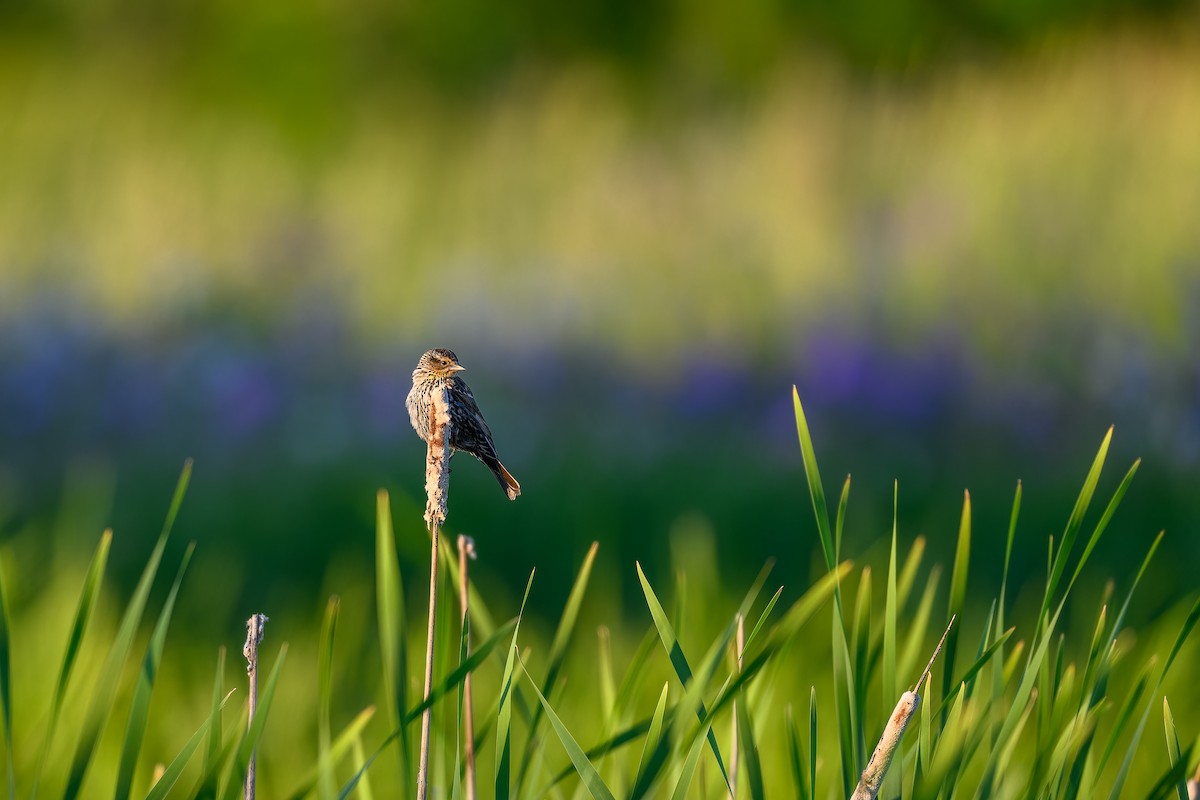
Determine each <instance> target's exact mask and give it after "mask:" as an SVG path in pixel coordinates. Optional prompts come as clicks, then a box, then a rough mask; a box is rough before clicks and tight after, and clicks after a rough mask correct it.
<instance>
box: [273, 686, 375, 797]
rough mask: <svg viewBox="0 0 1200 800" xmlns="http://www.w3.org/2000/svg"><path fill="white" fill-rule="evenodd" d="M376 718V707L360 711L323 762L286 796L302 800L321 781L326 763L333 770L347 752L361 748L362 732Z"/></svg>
mask: <svg viewBox="0 0 1200 800" xmlns="http://www.w3.org/2000/svg"><path fill="white" fill-rule="evenodd" d="M374 716H375V707H374V706H368V707H367V708H364V709H363V710H362V711H360V712H359V713H358V716H356V717H355V718H354V719H353V720H351V721H350V724H349V725H347V726H346V727H345V729H344V730H342V732H341V733H339V734H338V736H337V738H336V739H334V740H333V743H332V744H331V745H330V746H329V749H328V751H327V753H326V754H324V755H322V756H321V760H320V761H318V762H317V764H316V765H315V766H313V767H312V768H311V769H309V771H308V772H307V773H306V774H305V775H304V777H303V778H301V779H300V781H299V782H298V783H297V784H296V788H295V789H293V790H292V791H291V793H290V794H288V795H286V797H287V798H289V800H302V799H303V798H304V797H305V796H306V795H307V794H308V793H309V792H311V791H312V790H313V787H314V786H316V785H317V781H318V780H320V779H321V776H322V773H324V772H325V771H326V769H327V767H326V762H328V764H329V765H330V766H329V767H328V769H330V770H332V765H335V764H337V763H338V762H339V761H341V760H342V758H343V757H344V756H345V755H346V753H347V752H349V751H350V750H351V749H353V748H355V747H356V746H361V739H360V738H359V737H360V736H361V735H362V730H363V728H365V727H366V725H367V723H368V722H370V721H371V719H372V718H373V717H374ZM360 767H361V764H360Z"/></svg>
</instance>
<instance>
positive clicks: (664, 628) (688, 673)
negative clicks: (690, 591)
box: [636, 563, 733, 785]
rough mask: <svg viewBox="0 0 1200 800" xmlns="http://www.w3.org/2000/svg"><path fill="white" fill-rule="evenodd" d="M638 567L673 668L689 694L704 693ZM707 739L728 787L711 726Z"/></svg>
mask: <svg viewBox="0 0 1200 800" xmlns="http://www.w3.org/2000/svg"><path fill="white" fill-rule="evenodd" d="M636 566H637V574H638V580H640V581H641V583H642V592H643V593H644V594H645V596H646V605H647V606H649V608H650V616H651V617H653V618H654V625H655V627H656V628H658V634H659V638H660V639H661V640H662V644H663V647H664V648H665V649H666V651H667V657H668V658H669V659H670V661H671V666H672V667H673V668H674V669H675V674H676V675H677V676H678V677H679V682H680V683H681V684H682V685H683V687H684V689H685V690H688V691H689V692H691V691H696V692H697V693H699V692H700V691H703V686H700V688H699V689H697V688H696V682H694V681H693V680H692V669H691V667H690V666H688V662H687V657H686V656H685V655H684V654H683V648H682V647H681V646H680V644H679V639H678V638H677V637H676V636H675V629H674V628H672V627H671V622H670V620H668V619H667V615H666V613H665V612H664V611H663V608H662V604H661V603H659V602H658V596H657V595H655V594H654V589H652V588H651V587H650V582H649V581H648V580H646V575H645V573H643V572H642V565H641V564H640V563H638V564H636ZM732 633H733V628H732V626H730V627H728V628H727V629H726V637H725V643H724V645H722V646H721V648H720V650H721V651H723V650H724V648H725V646H727V645H728V644H729V638H730V637H731V636H732ZM718 655H719V652H718ZM707 714H708V712H707V711H706V709H705V708H704V703H703V702H702V701H699V699H698V698H697V703H696V716H697V717H698V718H699V720H700V722H704V720H705V717H706V716H707ZM707 738H708V743H709V747H710V748H711V749H712V752H713V755H714V756H715V757H716V759H717V766H718V767H719V768H720V770H721V777H722V778H724V780H725V783H726V785H728V784H729V773H728V772H727V771H726V769H725V761H724V759H722V758H721V750H720V748H719V747H718V746H717V737H716V736H714V735H713V732H712V727H711V726H710V727H709V729H708V736H707Z"/></svg>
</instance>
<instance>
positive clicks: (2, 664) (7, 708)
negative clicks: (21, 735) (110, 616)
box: [0, 564, 17, 800]
mask: <svg viewBox="0 0 1200 800" xmlns="http://www.w3.org/2000/svg"><path fill="white" fill-rule="evenodd" d="M6 595H7V590H6V589H5V583H4V569H3V564H0V712H3V714H4V760H5V765H6V767H7V768H6V770H5V774H6V775H7V776H8V796H9V798H10V800H11V798H14V797H16V796H17V787H16V777H15V775H14V772H15V767H14V766H13V725H12V659H11V654H12V645H11V643H10V639H9V636H10V634H9V630H10V624H9V620H8V600H7V597H6Z"/></svg>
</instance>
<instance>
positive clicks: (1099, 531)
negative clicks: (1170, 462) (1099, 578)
mask: <svg viewBox="0 0 1200 800" xmlns="http://www.w3.org/2000/svg"><path fill="white" fill-rule="evenodd" d="M1141 463H1142V460H1141V459H1140V458H1139V459H1137V460H1136V461H1134V462H1133V466H1132V467H1130V468H1129V471H1128V472H1126V473H1125V477H1124V478H1122V479H1121V483H1120V485H1119V486H1117V490H1116V491H1115V492H1113V496H1112V498H1111V499H1110V500H1109V501H1108V506H1107V507H1106V508H1105V509H1104V513H1103V514H1102V515H1101V516H1100V521H1099V522H1097V523H1096V527H1095V528H1093V529H1092V535H1091V536H1090V537H1088V542H1087V545H1085V546H1084V548H1083V553H1082V554H1081V555H1080V556H1079V563H1077V564H1076V565H1075V572H1074V573H1072V575H1071V580H1070V581H1068V582H1067V590H1066V593H1067V594H1069V593H1070V591H1071V587H1073V586H1074V585H1075V581H1076V579H1077V578H1078V577H1079V573H1080V572H1082V571H1083V565H1084V564H1086V563H1087V560H1088V557H1089V556H1090V555H1091V554H1092V550H1094V549H1095V547H1096V543H1097V542H1099V541H1100V537H1101V536H1103V535H1104V531H1105V529H1106V528H1107V527H1108V523H1109V520H1111V519H1112V516H1113V514H1115V513H1116V511H1117V506H1119V505H1120V504H1121V498H1123V497H1124V496H1125V492H1126V490H1128V489H1129V484H1130V482H1132V481H1133V476H1134V475H1136V474H1137V471H1138V467H1139V466H1141Z"/></svg>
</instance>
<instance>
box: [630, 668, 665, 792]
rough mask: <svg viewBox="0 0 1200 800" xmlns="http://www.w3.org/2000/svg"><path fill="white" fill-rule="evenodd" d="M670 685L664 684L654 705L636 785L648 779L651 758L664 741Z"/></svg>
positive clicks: (639, 762)
mask: <svg viewBox="0 0 1200 800" xmlns="http://www.w3.org/2000/svg"><path fill="white" fill-rule="evenodd" d="M669 686H670V684H669V683H664V684H663V688H662V692H661V693H660V694H659V696H658V703H657V704H656V705H655V706H654V714H653V715H652V716H651V717H650V729H649V730H648V731H647V732H646V739H645V741H644V742H643V744H642V755H641V758H639V759H638V766H637V772H635V773H634V778H633V785H634V786H640V785H642V784H644V783H645V782H646V781H647V780H648V777H647V776H648V773H649V769H650V765H651V760H652V759H653V758H654V756H655V754H656V753H657V752H658V748H659V744H660V743H661V742H662V735H663V717H664V715H665V714H666V712H667V689H668V687H669Z"/></svg>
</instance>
